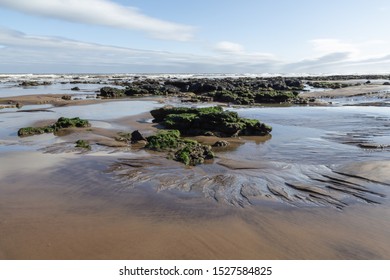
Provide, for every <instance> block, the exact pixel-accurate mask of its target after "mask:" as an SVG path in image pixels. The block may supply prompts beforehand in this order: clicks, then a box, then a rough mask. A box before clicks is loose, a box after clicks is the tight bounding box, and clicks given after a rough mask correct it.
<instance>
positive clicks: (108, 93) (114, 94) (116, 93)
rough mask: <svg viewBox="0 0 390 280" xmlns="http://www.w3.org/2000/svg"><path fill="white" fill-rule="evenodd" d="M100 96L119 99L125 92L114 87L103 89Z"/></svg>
mask: <svg viewBox="0 0 390 280" xmlns="http://www.w3.org/2000/svg"><path fill="white" fill-rule="evenodd" d="M98 96H100V97H104V98H118V97H123V96H124V91H123V90H121V89H118V88H113V87H102V88H101V89H100V94H98Z"/></svg>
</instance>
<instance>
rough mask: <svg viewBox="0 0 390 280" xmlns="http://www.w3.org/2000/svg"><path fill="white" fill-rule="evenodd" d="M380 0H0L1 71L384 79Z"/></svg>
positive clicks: (384, 20)
mask: <svg viewBox="0 0 390 280" xmlns="http://www.w3.org/2000/svg"><path fill="white" fill-rule="evenodd" d="M389 14H390V1H388V0H371V1H362V0H355V1H352V0H344V1H343V0H339V1H331V0H329V1H316V0H311V1H308V0H301V1H292V0H290V1H288V0H240V1H238V0H235V1H233V0H207V1H205V0H196V1H183V0H182V1H178V0H164V1H151V0H136V1H131V0H129V1H124V0H50V1H47V0H29V1H26V0H0V18H1V21H0V72H1V73H42V72H44V73H69V72H71V73H82V72H88V73H98V72H102V73H215V72H217V73H310V74H321V73H390V48H389V46H390V32H388V27H389V26H390V17H389Z"/></svg>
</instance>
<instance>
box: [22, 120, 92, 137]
mask: <svg viewBox="0 0 390 280" xmlns="http://www.w3.org/2000/svg"><path fill="white" fill-rule="evenodd" d="M89 126H90V123H89V122H88V121H87V120H83V119H80V118H79V117H76V118H64V117H61V118H59V119H58V120H57V122H55V123H54V124H51V125H48V126H42V127H23V128H20V129H19V130H18V136H20V137H26V136H33V135H38V134H44V133H56V132H57V131H59V130H61V129H63V128H69V127H89Z"/></svg>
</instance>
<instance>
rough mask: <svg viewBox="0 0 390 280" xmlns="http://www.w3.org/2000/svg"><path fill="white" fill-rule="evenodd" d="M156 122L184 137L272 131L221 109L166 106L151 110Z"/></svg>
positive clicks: (256, 122) (263, 125)
mask: <svg viewBox="0 0 390 280" xmlns="http://www.w3.org/2000/svg"><path fill="white" fill-rule="evenodd" d="M151 114H152V116H153V117H154V122H158V123H161V124H162V125H163V126H165V127H166V128H168V129H177V130H179V131H180V132H181V133H183V134H185V135H204V134H205V133H209V132H212V133H213V134H214V135H217V136H228V137H231V136H238V135H260V136H262V135H267V134H269V133H270V132H271V130H272V128H271V127H270V126H267V125H265V124H263V123H261V122H259V121H258V120H251V119H245V118H240V117H239V116H238V114H237V113H236V112H230V111H224V110H223V108H222V107H220V106H215V107H206V108H186V107H163V108H159V109H156V110H152V111H151Z"/></svg>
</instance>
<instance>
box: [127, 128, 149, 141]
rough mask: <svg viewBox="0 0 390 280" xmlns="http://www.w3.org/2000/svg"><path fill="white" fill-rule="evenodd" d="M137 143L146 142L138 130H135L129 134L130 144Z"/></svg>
mask: <svg viewBox="0 0 390 280" xmlns="http://www.w3.org/2000/svg"><path fill="white" fill-rule="evenodd" d="M139 141H147V140H146V138H145V137H144V136H143V135H142V134H141V133H140V132H139V131H138V130H135V131H133V132H132V133H131V143H138V142H139Z"/></svg>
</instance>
